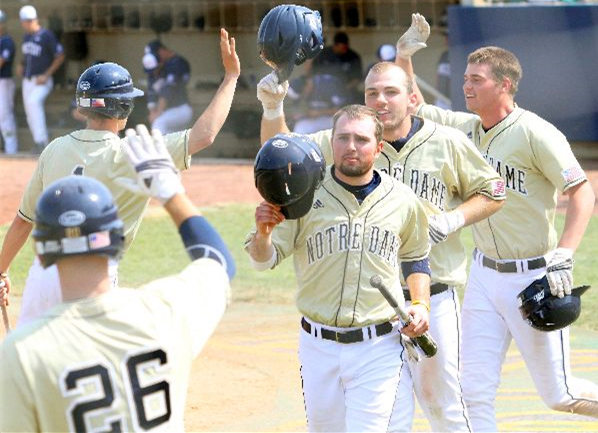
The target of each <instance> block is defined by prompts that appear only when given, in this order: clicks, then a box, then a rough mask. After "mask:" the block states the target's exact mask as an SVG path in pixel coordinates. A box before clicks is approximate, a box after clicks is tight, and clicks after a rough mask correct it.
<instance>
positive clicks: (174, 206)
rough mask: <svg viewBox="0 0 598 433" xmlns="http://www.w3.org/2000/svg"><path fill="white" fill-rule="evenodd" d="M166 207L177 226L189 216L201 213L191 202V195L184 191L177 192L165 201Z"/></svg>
mask: <svg viewBox="0 0 598 433" xmlns="http://www.w3.org/2000/svg"><path fill="white" fill-rule="evenodd" d="M164 209H165V210H166V212H168V214H169V215H170V218H171V219H172V221H173V222H174V224H175V225H176V226H177V228H178V227H180V226H181V223H182V222H183V221H185V220H186V219H187V218H191V217H192V216H195V215H200V213H199V211H198V210H197V209H196V208H195V206H193V203H191V200H189V197H187V195H186V194H184V193H178V194H175V195H174V197H172V198H171V199H170V200H168V201H167V202H166V203H164Z"/></svg>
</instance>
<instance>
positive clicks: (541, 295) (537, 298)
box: [533, 290, 544, 302]
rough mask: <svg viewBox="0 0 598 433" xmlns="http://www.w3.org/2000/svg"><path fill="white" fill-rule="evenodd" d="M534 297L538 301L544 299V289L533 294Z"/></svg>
mask: <svg viewBox="0 0 598 433" xmlns="http://www.w3.org/2000/svg"><path fill="white" fill-rule="evenodd" d="M533 299H534V301H536V302H540V301H541V300H542V299H544V290H542V291H540V292H538V293H536V294H535V295H534V296H533Z"/></svg>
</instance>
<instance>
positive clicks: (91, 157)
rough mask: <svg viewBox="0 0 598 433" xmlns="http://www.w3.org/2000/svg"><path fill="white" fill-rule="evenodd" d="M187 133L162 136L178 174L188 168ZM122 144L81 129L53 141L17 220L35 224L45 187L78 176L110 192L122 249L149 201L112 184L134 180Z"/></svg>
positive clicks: (101, 133) (105, 133)
mask: <svg viewBox="0 0 598 433" xmlns="http://www.w3.org/2000/svg"><path fill="white" fill-rule="evenodd" d="M188 136H189V130H186V131H181V132H175V133H172V134H167V135H165V136H164V141H165V144H166V148H167V149H168V151H169V152H170V154H171V156H172V159H173V161H174V164H175V165H176V167H177V168H178V169H179V170H184V169H186V168H188V167H189V164H190V162H191V157H190V156H189V155H188V143H187V142H188V138H189V137H188ZM121 146H122V140H121V139H120V138H119V137H118V136H117V135H116V134H113V133H112V132H109V131H95V130H91V129H82V130H79V131H74V132H72V133H70V134H68V135H64V136H62V137H58V138H56V139H55V140H53V141H52V142H51V143H50V144H49V145H48V146H47V147H46V149H45V150H44V151H43V152H42V154H41V155H40V157H39V161H38V163H37V167H36V168H35V171H34V172H33V175H32V177H31V179H30V180H29V184H28V185H27V188H26V189H25V194H24V195H23V198H22V200H21V205H20V207H19V212H18V214H19V216H20V217H22V218H23V219H25V220H26V221H29V222H31V223H32V222H33V221H34V220H35V206H36V204H37V199H38V198H39V196H40V195H41V193H42V191H43V190H44V188H45V187H47V186H48V185H49V184H50V183H52V182H54V181H55V180H58V179H60V178H62V177H64V176H68V175H71V174H80V175H85V176H89V177H93V178H94V179H97V180H99V181H100V182H102V183H103V184H104V185H106V187H107V188H108V189H109V190H110V191H111V192H112V196H113V197H114V200H115V202H116V205H117V207H118V215H119V216H120V218H121V219H122V220H123V222H124V225H125V246H126V247H128V246H129V245H130V243H131V242H132V240H133V238H134V237H135V234H136V233H137V229H138V228H139V224H140V223H141V216H142V215H143V212H144V211H145V209H146V207H147V205H148V203H149V199H148V198H146V197H144V196H141V195H138V194H134V193H132V192H131V191H129V190H128V189H126V188H125V187H123V186H121V185H120V184H118V183H116V182H115V179H116V178H118V177H132V178H134V177H135V171H134V170H133V168H131V166H130V165H129V162H128V160H127V157H126V155H125V154H124V153H123V151H122V149H121Z"/></svg>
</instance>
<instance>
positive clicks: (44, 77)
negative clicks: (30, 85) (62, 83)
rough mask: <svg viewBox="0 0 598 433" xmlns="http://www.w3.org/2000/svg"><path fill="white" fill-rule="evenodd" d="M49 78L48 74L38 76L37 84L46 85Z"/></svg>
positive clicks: (36, 78)
mask: <svg viewBox="0 0 598 433" xmlns="http://www.w3.org/2000/svg"><path fill="white" fill-rule="evenodd" d="M48 79H49V77H48V76H47V75H46V74H42V75H38V76H37V77H35V84H45V83H46V82H47V81H48Z"/></svg>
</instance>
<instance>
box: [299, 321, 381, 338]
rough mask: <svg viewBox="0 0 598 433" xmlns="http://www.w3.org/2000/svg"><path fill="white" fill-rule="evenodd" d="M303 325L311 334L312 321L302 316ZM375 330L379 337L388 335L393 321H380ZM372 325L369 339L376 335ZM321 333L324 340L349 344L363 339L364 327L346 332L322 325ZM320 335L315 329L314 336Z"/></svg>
mask: <svg viewBox="0 0 598 433" xmlns="http://www.w3.org/2000/svg"><path fill="white" fill-rule="evenodd" d="M301 327H302V328H303V330H304V331H305V332H307V333H308V334H311V328H312V327H311V323H309V322H308V321H307V320H305V317H302V318H301ZM372 327H373V328H374V329H375V330H376V335H375V336H378V337H381V336H382V335H386V334H388V333H389V332H390V331H392V323H390V322H384V323H380V324H378V325H373V326H372ZM372 327H369V326H368V327H367V334H368V338H367V339H371V338H373V337H375V336H374V335H372V330H371V328H372ZM320 335H321V336H322V338H323V339H324V340H332V341H336V342H337V343H343V344H349V343H359V342H361V341H363V329H362V328H360V329H354V330H352V331H346V332H338V331H333V330H332V329H326V328H324V327H322V328H321V329H320ZM317 336H318V330H317V329H315V333H314V337H317Z"/></svg>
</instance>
